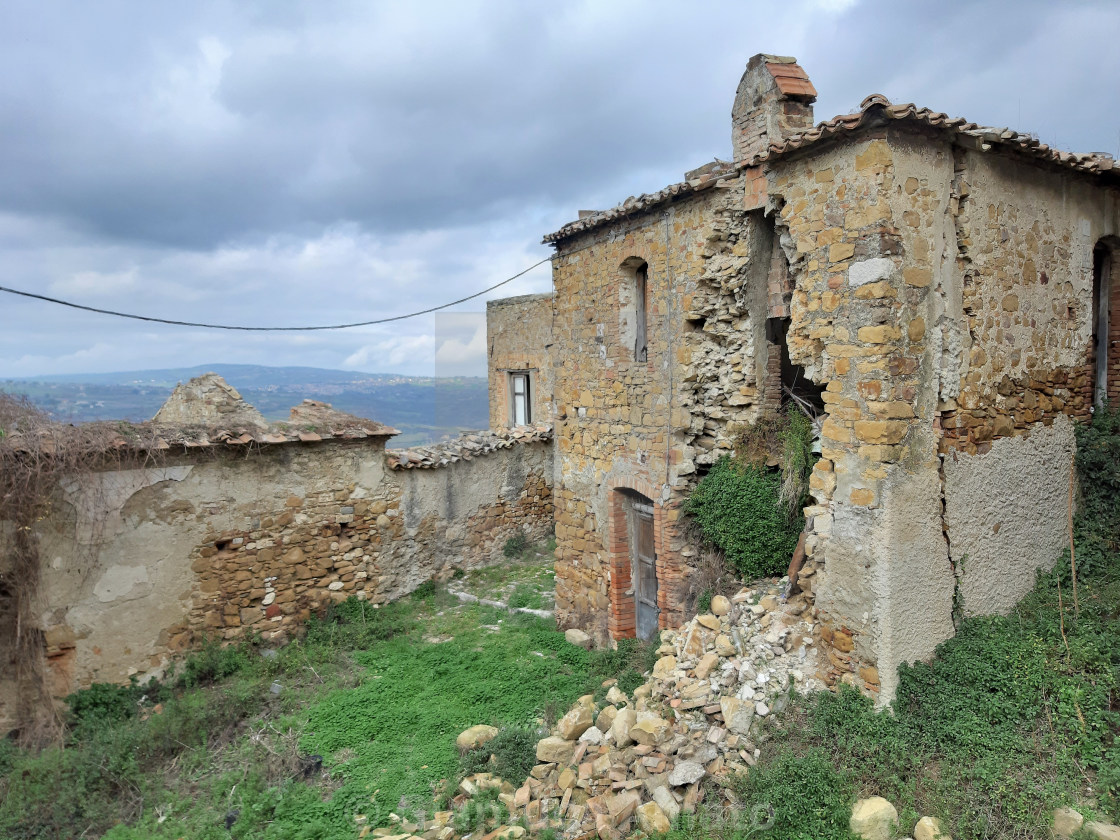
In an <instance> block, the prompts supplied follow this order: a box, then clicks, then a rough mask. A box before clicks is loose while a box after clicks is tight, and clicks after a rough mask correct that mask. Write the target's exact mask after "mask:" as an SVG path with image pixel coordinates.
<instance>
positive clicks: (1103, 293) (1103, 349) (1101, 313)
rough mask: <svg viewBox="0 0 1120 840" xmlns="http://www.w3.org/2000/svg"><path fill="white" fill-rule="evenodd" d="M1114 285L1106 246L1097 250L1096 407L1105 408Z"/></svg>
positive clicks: (1094, 328) (1094, 378)
mask: <svg viewBox="0 0 1120 840" xmlns="http://www.w3.org/2000/svg"><path fill="white" fill-rule="evenodd" d="M1111 283H1112V251H1111V249H1109V248H1108V247H1107V246H1105V245H1098V246H1097V247H1096V248H1095V249H1094V250H1093V354H1094V357H1095V358H1094V365H1093V405H1095V406H1096V407H1098V408H1099V407H1101V406H1102V405H1104V401H1105V400H1106V399H1107V398H1108V385H1109V383H1108V363H1109V349H1110V348H1109V340H1108V333H1109V327H1110V325H1109V317H1108V316H1109V311H1108V310H1109V301H1110V298H1111V294H1110V291H1111V290H1110V288H1109V287H1110V285H1111Z"/></svg>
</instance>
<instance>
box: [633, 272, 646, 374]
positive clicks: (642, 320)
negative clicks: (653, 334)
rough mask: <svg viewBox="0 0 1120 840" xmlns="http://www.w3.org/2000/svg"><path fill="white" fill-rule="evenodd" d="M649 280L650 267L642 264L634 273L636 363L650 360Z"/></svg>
mask: <svg viewBox="0 0 1120 840" xmlns="http://www.w3.org/2000/svg"><path fill="white" fill-rule="evenodd" d="M648 280H649V266H648V265H647V264H646V263H642V264H641V265H640V266H638V270H637V271H636V272H635V273H634V315H635V320H636V324H635V333H636V337H635V340H634V361H636V362H644V361H646V360H647V359H648V358H649V354H648V352H647V348H646V286H647V284H648Z"/></svg>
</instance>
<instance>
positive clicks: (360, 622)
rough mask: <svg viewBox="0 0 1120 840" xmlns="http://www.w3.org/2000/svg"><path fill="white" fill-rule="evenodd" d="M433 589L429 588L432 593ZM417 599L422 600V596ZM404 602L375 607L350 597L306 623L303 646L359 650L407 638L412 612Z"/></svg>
mask: <svg viewBox="0 0 1120 840" xmlns="http://www.w3.org/2000/svg"><path fill="white" fill-rule="evenodd" d="M428 583H431V581H428ZM425 585H427V584H425ZM434 587H435V585H434V584H432V592H433V593H434V591H435V588H434ZM417 591H419V590H417ZM418 597H419V598H422V597H423V595H420V596H418ZM408 600H409V599H404V600H401V601H394V602H393V603H391V604H384V605H382V606H380V607H375V606H373V605H372V604H369V603H367V602H366V601H365V600H363V599H361V598H355V597H353V596H351V597H349V598H347V599H346V600H345V601H340V602H339V603H337V604H332V605H331V606H330V607H329V608H328V609H327V611H326V614H325V615H323V617H322V618H317V617H315V616H312V617H311V619H310V620H309V621H308V622H307V640H306V641H307V644H308V645H312V646H315V645H328V646H330V647H334V648H339V649H342V650H363V649H365V648H368V647H369V646H370V645H372V644H374V643H375V642H384V641H388V640H389V639H393V638H396V637H397V636H405V635H408V633H410V632H411V631H412V630H413V629H415V627H416V618H415V617H414V615H413V609H414V608H413V606H412V605H411V604H409V603H408Z"/></svg>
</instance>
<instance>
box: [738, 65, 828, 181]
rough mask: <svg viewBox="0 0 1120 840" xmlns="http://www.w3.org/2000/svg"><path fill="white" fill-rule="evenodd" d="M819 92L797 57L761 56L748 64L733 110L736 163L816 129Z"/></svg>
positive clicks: (740, 82)
mask: <svg viewBox="0 0 1120 840" xmlns="http://www.w3.org/2000/svg"><path fill="white" fill-rule="evenodd" d="M816 98H817V90H816V88H814V87H813V83H812V82H810V81H809V76H808V75H807V74H806V73H805V71H804V70H802V69H801V67H800V66H799V65H798V63H797V59H796V58H792V57H790V56H784V55H765V54H762V53H760V54H759V55H756V56H755V57H754V58H752V59H751V60H750V61H748V62H747V70H746V72H745V73H743V78H742V79H740V80H739V89H738V90H737V91H736V92H735V105H734V107H732V109H731V145H732V148H733V149H734V150H735V160H749V159H750V158H753V157H754V156H755V155H757V154H759V153H760V152H764V151H766V149H767V148H768V147H769V146H770V144H771V143H780V142H781V141H782V140H784V139H786V138H787V137H789V136H790V135H792V134H798V133H799V132H802V131H805V130H806V129H809V128H812V127H813V102H814V100H816Z"/></svg>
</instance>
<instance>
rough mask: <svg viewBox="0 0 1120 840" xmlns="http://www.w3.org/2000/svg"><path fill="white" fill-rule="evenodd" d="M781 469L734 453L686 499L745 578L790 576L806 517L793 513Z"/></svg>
mask: <svg viewBox="0 0 1120 840" xmlns="http://www.w3.org/2000/svg"><path fill="white" fill-rule="evenodd" d="M781 488H782V477H781V475H780V474H779V473H777V472H774V471H771V470H767V469H766V468H765V467H759V466H755V465H753V464H746V465H742V464H739V463H737V462H736V461H734V460H732V459H731V458H729V457H723V458H721V459H720V460H719V461H717V462H716V463H715V464H714V465H713V466H712V469H711V471H710V472H709V473H708V474H707V475H706V476H704V478H703V479H701V480H700V483H699V484H697V486H696V489H695V490H693V492H692V494H691V495H690V496H689V498H688V501H687V502H686V503H685V506H684V512H685V513H686V514H688V515H689V516H691V517H692V519H693V521H694V522H695V523H696V524H697V526H698V527H699V529H700V533H701V535H702V536H703V538H704V539H705V540H706V541H707V542H709V543H711V544H712V545H714V546H716V547H717V548H719V549H720V550H722V551H723V553H724V555H725V556H726V558H727V560H728V562H730V563H731V564H732V565H733V566H734V567H735V569H736V570H737V571H738V572H739V574H740V575H742V576H743V577H744V578H745V579H748V580H750V579H754V578H761V577H771V576H774V575H781V574H784V573H785V571H786V568H787V567H788V566H789V561H790V558H791V557H792V556H793V552H794V549H795V548H796V547H797V539H798V537H799V536H800V534H801V529H802V527H803V525H804V519H803V517H802V516H801V515H800V513H798V514H797V515H796V516H794V517H790V516H789V514H788V508H787V507H786V506H785V505H783V504H782V501H781Z"/></svg>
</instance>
